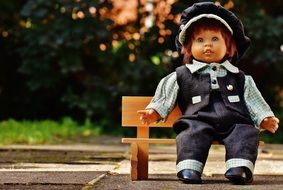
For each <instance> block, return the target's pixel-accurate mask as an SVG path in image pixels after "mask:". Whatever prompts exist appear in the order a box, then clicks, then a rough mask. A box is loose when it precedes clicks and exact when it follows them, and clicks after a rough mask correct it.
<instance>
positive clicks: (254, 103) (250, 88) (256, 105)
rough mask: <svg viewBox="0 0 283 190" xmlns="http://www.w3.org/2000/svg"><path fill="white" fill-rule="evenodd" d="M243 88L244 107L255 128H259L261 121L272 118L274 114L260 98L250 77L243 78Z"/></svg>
mask: <svg viewBox="0 0 283 190" xmlns="http://www.w3.org/2000/svg"><path fill="white" fill-rule="evenodd" d="M244 88H245V90H244V98H245V103H246V106H247V108H248V111H249V113H250V116H251V118H252V120H253V121H254V123H255V125H256V127H257V128H259V127H260V123H261V122H262V120H263V119H264V118H266V117H271V116H274V113H273V112H272V111H271V109H270V107H269V105H268V104H267V103H266V101H265V100H264V98H263V97H262V95H261V93H260V91H259V90H258V88H257V87H256V84H255V82H254V80H253V78H252V77H251V76H248V75H246V76H245V87H244Z"/></svg>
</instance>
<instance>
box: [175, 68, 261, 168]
mask: <svg viewBox="0 0 283 190" xmlns="http://www.w3.org/2000/svg"><path fill="white" fill-rule="evenodd" d="M176 73H177V83H178V85H179V89H180V91H179V94H178V98H177V101H178V105H179V107H180V110H181V112H182V114H183V115H182V117H181V118H180V119H178V120H177V121H176V122H175V123H174V125H173V129H174V131H175V132H176V133H177V137H176V142H177V164H178V163H179V162H181V161H184V160H196V161H199V162H201V163H202V164H203V165H205V162H206V160H207V156H208V152H209V149H210V146H211V144H212V141H213V140H218V141H220V142H221V143H223V144H224V146H225V149H226V158H225V159H226V161H227V160H229V159H233V158H240V159H245V160H249V161H251V162H252V163H253V164H255V161H256V158H257V146H258V134H259V130H258V129H256V128H255V127H254V125H253V122H252V120H251V118H250V116H249V113H248V110H247V108H246V105H245V102H244V84H245V75H244V73H243V72H241V71H240V72H239V73H236V74H235V73H230V72H227V75H226V76H225V77H219V78H217V80H218V83H219V87H220V88H219V89H217V90H211V81H210V75H209V74H199V73H193V74H192V73H191V72H190V70H189V69H188V68H187V67H186V66H185V65H184V66H181V67H178V68H177V69H176ZM188 169H190V168H188Z"/></svg>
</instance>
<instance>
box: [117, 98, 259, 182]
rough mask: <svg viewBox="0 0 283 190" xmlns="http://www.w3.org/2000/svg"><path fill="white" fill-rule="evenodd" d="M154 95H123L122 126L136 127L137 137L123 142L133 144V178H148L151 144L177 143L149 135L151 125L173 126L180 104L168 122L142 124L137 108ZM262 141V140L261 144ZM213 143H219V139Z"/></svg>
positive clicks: (173, 140) (178, 113)
mask: <svg viewBox="0 0 283 190" xmlns="http://www.w3.org/2000/svg"><path fill="white" fill-rule="evenodd" d="M151 99H152V97H143V96H123V97H122V126H123V127H136V128H137V137H136V138H122V143H130V144H131V157H130V160H131V179H132V180H143V179H148V147H149V144H175V143H176V141H175V139H157V138H150V137H149V129H150V128H151V127H170V128H171V127H172V125H173V123H174V122H175V120H176V119H178V118H179V117H180V115H181V111H180V109H179V107H178V106H176V107H175V108H174V110H173V111H172V112H171V113H170V115H169V116H168V118H167V121H166V122H160V123H157V124H151V125H149V126H145V125H142V123H141V121H140V119H139V117H140V115H139V114H138V113H137V110H142V109H144V108H145V107H146V106H147V105H148V104H149V102H150V100H151ZM261 143H262V142H260V144H261ZM213 144H219V143H218V142H217V141H215V142H213Z"/></svg>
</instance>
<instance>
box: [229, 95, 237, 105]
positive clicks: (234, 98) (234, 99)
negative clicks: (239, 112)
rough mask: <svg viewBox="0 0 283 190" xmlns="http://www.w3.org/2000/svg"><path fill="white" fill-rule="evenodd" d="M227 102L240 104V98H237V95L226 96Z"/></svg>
mask: <svg viewBox="0 0 283 190" xmlns="http://www.w3.org/2000/svg"><path fill="white" fill-rule="evenodd" d="M228 100H229V102H231V103H234V102H240V97H239V96H238V95H235V96H228Z"/></svg>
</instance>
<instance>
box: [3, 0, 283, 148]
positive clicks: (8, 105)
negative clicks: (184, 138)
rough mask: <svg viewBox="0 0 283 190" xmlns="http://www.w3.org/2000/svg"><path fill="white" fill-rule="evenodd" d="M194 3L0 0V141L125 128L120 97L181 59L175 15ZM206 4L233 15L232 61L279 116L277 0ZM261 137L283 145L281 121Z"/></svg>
mask: <svg viewBox="0 0 283 190" xmlns="http://www.w3.org/2000/svg"><path fill="white" fill-rule="evenodd" d="M195 2H199V1H189V0H179V1H178V0H48V1H46V0H9V1H0V119H1V122H0V144H26V143H27V144H46V143H48V144H49V143H51V144H52V143H69V142H91V140H90V141H88V140H89V139H92V138H95V136H98V135H114V136H122V135H128V134H134V131H132V130H129V129H126V130H125V129H122V127H121V124H120V123H121V118H120V117H121V97H122V96H123V95H142V96H152V95H153V94H154V91H155V88H156V86H157V84H158V82H159V81H160V79H161V78H162V77H163V76H165V75H167V74H169V73H170V72H173V71H174V70H175V68H176V67H178V66H180V65H181V64H182V57H181V56H179V55H178V53H177V51H176V49H175V45H174V40H175V36H176V34H177V31H178V28H179V27H178V22H179V19H180V13H181V12H182V11H183V10H184V9H185V8H187V7H188V6H190V5H192V4H193V3H195ZM213 2H217V3H219V4H221V5H222V6H224V7H225V8H227V9H229V10H231V11H233V12H234V13H235V14H236V15H237V16H238V17H239V18H240V19H241V20H242V22H243V24H244V26H245V32H246V34H247V36H249V37H250V38H251V40H252V45H251V47H250V49H249V50H248V52H247V53H246V54H245V56H244V57H243V58H242V59H241V60H240V61H239V62H238V65H237V66H238V67H239V68H240V69H242V70H243V71H245V73H246V74H250V75H252V76H253V77H254V79H255V81H256V83H257V86H258V88H259V89H260V91H261V92H262V94H263V96H264V97H265V99H266V101H267V102H268V103H269V105H270V106H271V107H272V109H273V111H274V112H275V113H276V115H277V117H279V118H280V119H281V122H283V79H282V76H283V12H282V10H283V1H281V0H273V1H265V0H249V1H245V0H223V1H213ZM153 135H156V136H173V131H170V130H167V131H161V132H160V131H155V132H154V133H153ZM87 139H88V140H87ZM261 139H262V140H264V141H265V142H267V143H283V129H282V127H281V128H280V129H279V130H278V132H277V133H276V134H274V135H273V134H268V133H267V132H265V133H262V134H261Z"/></svg>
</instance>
